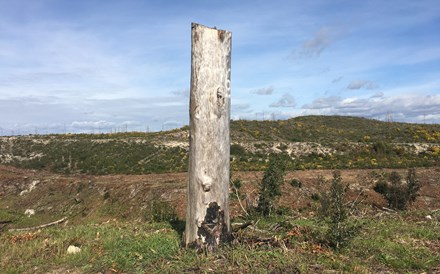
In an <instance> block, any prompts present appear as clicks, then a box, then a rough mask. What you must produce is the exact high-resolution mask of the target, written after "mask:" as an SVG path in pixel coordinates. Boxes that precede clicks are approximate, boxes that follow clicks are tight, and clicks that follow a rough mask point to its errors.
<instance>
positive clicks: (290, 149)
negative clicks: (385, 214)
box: [0, 116, 440, 174]
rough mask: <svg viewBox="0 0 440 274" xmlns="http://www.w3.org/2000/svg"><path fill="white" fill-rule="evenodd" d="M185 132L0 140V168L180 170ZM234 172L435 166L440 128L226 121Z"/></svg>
mask: <svg viewBox="0 0 440 274" xmlns="http://www.w3.org/2000/svg"><path fill="white" fill-rule="evenodd" d="M188 136H189V131H188V126H186V127H183V128H181V129H176V130H172V131H166V132H156V133H138V132H129V133H115V134H61V135H43V136H41V135H36V136H32V135H31V136H20V137H0V164H7V165H13V166H17V167H24V168H32V169H37V170H38V169H47V170H52V171H55V172H60V173H88V174H145V173H163V172H184V171H186V170H187V163H188ZM231 139H232V144H231V164H232V167H233V169H234V170H261V169H263V168H264V167H265V165H266V160H267V158H268V155H269V154H270V153H283V154H286V155H288V156H289V157H290V159H291V160H290V162H289V168H290V169H292V170H295V169H321V168H377V167H402V168H406V167H416V166H417V167H421V166H440V125H425V124H408V123H396V122H382V121H377V120H370V119H365V118H359V117H347V116H304V117H296V118H292V119H289V120H280V121H247V120H239V121H231Z"/></svg>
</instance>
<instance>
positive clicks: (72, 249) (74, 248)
mask: <svg viewBox="0 0 440 274" xmlns="http://www.w3.org/2000/svg"><path fill="white" fill-rule="evenodd" d="M79 252H81V248H79V247H77V246H74V245H69V247H68V248H67V254H76V253H79Z"/></svg>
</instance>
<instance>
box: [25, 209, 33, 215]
mask: <svg viewBox="0 0 440 274" xmlns="http://www.w3.org/2000/svg"><path fill="white" fill-rule="evenodd" d="M24 215H26V216H28V217H31V216H32V215H35V209H26V210H25V211H24Z"/></svg>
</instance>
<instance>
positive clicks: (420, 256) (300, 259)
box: [0, 212, 440, 273]
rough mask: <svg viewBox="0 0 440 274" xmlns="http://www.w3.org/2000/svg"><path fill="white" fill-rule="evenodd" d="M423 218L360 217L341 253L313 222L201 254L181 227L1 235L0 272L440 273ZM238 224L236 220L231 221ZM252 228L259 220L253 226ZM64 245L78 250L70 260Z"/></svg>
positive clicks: (292, 222)
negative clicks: (186, 243) (183, 242)
mask: <svg viewBox="0 0 440 274" xmlns="http://www.w3.org/2000/svg"><path fill="white" fill-rule="evenodd" d="M427 213H428V212H410V213H408V212H406V213H392V214H385V213H379V214H377V215H376V216H369V217H363V218H360V219H359V218H358V219H357V222H358V223H359V224H361V225H360V228H359V230H358V232H357V233H356V234H355V235H354V236H353V238H352V239H350V241H349V242H348V243H347V244H346V245H345V246H343V247H342V248H340V249H338V250H333V249H330V248H327V247H326V245H325V244H323V243H324V242H325V241H323V234H322V231H323V229H324V226H323V224H321V223H319V222H318V221H317V220H316V219H314V218H308V219H305V218H301V217H296V218H293V217H289V216H288V215H285V216H277V217H272V218H268V219H262V220H259V222H258V224H257V225H256V227H257V231H255V230H253V229H252V228H247V229H244V230H242V231H240V232H238V233H237V234H236V240H235V241H234V242H233V243H231V244H230V245H227V246H223V247H221V248H220V249H219V250H218V251H217V252H214V253H212V254H206V253H204V252H201V253H197V252H196V251H195V250H188V249H182V248H181V247H180V239H181V232H182V229H183V226H182V224H183V223H182V222H179V221H176V222H173V223H169V222H162V223H145V222H119V221H116V220H109V221H107V222H104V223H88V224H83V225H76V226H70V225H68V224H67V225H64V226H63V225H60V226H58V227H51V228H46V229H41V230H38V231H29V232H4V233H2V234H0V272H1V273H46V272H49V273H66V272H68V271H70V273H72V272H73V273H98V272H102V273H104V272H105V271H107V273H112V272H118V273H146V272H147V273H150V272H153V273H159V272H160V273H182V272H190V273H192V272H201V273H205V272H223V273H224V272H232V273H240V272H252V273H267V272H272V273H295V272H298V271H300V272H301V273H304V272H305V273H319V272H324V271H326V270H336V271H342V272H350V273H377V272H386V271H389V272H399V273H405V272H408V273H421V272H427V271H428V272H431V273H436V272H438V271H440V243H439V239H440V226H439V223H438V222H436V221H433V220H426V219H425V218H424V216H425V215H426V214H427ZM236 221H239V220H236ZM254 221H257V220H256V219H254ZM69 245H75V246H78V247H80V248H81V252H80V253H78V254H74V255H69V254H67V252H66V250H67V248H68V246H69Z"/></svg>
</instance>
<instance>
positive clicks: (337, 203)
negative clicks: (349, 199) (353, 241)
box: [318, 172, 356, 248]
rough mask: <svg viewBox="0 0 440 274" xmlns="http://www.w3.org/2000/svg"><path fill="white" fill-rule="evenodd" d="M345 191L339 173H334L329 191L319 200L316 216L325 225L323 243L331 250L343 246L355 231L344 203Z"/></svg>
mask: <svg viewBox="0 0 440 274" xmlns="http://www.w3.org/2000/svg"><path fill="white" fill-rule="evenodd" d="M347 190H348V186H347V185H344V184H343V183H342V177H341V174H340V172H334V173H333V179H332V180H331V185H330V189H329V190H328V191H327V192H325V193H323V194H322V195H321V196H322V197H321V199H320V206H319V209H318V216H319V218H320V220H321V221H324V222H325V223H326V224H327V230H326V232H325V241H326V242H327V244H328V245H329V246H330V247H333V248H339V247H340V246H341V245H343V244H345V243H346V242H347V241H348V240H349V239H350V237H351V236H352V235H353V234H354V232H355V230H356V227H355V226H354V224H353V223H351V222H350V220H349V207H348V204H347V203H345V201H346V193H347Z"/></svg>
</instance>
